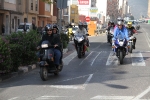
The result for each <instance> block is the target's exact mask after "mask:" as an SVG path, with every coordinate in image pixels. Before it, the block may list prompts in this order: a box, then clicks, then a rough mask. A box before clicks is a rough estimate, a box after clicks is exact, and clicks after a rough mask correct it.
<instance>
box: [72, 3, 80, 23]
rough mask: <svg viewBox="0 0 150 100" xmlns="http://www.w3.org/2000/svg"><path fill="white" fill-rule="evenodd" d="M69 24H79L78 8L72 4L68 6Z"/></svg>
mask: <svg viewBox="0 0 150 100" xmlns="http://www.w3.org/2000/svg"><path fill="white" fill-rule="evenodd" d="M70 22H71V23H75V24H78V22H79V12H78V6H77V5H74V4H73V5H71V6H70Z"/></svg>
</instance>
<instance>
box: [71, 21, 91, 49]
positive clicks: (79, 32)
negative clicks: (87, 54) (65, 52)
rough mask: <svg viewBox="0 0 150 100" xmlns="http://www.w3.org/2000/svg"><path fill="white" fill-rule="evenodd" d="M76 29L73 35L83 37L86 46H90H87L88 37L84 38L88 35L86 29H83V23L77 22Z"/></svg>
mask: <svg viewBox="0 0 150 100" xmlns="http://www.w3.org/2000/svg"><path fill="white" fill-rule="evenodd" d="M78 27H79V28H78V29H77V31H76V32H75V35H78V34H79V35H80V34H81V35H83V36H84V38H85V42H86V46H87V47H89V46H90V44H89V39H88V37H87V36H86V35H87V34H88V33H87V31H86V29H85V28H84V26H83V23H82V22H79V23H78ZM74 43H75V41H74ZM75 47H77V45H76V44H75Z"/></svg>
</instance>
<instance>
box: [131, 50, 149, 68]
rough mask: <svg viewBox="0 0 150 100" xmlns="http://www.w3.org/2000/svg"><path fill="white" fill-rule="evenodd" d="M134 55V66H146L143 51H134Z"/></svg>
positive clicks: (132, 55)
mask: <svg viewBox="0 0 150 100" xmlns="http://www.w3.org/2000/svg"><path fill="white" fill-rule="evenodd" d="M131 57H132V66H146V64H145V62H144V59H143V56H142V54H141V52H133V53H132V54H131Z"/></svg>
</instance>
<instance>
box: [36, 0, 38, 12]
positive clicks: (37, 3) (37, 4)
mask: <svg viewBox="0 0 150 100" xmlns="http://www.w3.org/2000/svg"><path fill="white" fill-rule="evenodd" d="M35 11H38V0H36V1H35Z"/></svg>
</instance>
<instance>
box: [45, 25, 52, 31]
mask: <svg viewBox="0 0 150 100" xmlns="http://www.w3.org/2000/svg"><path fill="white" fill-rule="evenodd" d="M52 29H53V25H51V24H47V25H46V26H45V31H48V30H52Z"/></svg>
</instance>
